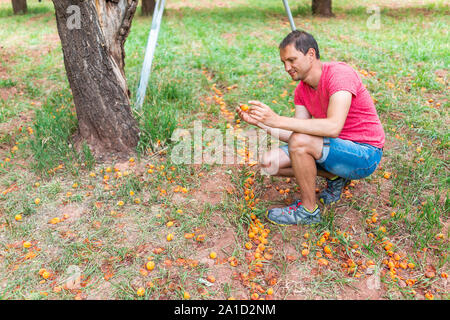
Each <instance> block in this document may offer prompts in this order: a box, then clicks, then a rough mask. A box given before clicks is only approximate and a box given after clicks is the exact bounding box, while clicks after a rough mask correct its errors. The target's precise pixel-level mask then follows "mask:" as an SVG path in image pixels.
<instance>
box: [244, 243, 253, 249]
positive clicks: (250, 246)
mask: <svg viewBox="0 0 450 320" xmlns="http://www.w3.org/2000/svg"><path fill="white" fill-rule="evenodd" d="M252 247H253V245H252V244H251V242H247V243H246V244H245V248H246V249H247V250H250V249H251V248H252Z"/></svg>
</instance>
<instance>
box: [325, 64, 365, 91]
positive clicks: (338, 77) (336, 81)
mask: <svg viewBox="0 0 450 320" xmlns="http://www.w3.org/2000/svg"><path fill="white" fill-rule="evenodd" d="M330 71H331V72H330V76H329V78H328V94H329V96H330V97H331V96H332V95H333V94H334V93H336V92H338V91H342V90H344V91H349V92H350V93H351V94H352V95H354V96H356V94H357V92H358V88H359V86H360V85H361V80H360V78H359V77H358V74H357V73H356V71H355V70H353V69H352V67H350V66H348V65H336V66H334V68H333V70H330Z"/></svg>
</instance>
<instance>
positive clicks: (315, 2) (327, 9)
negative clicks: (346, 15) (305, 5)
mask: <svg viewBox="0 0 450 320" xmlns="http://www.w3.org/2000/svg"><path fill="white" fill-rule="evenodd" d="M312 13H313V14H314V15H319V16H324V17H334V14H333V12H332V11H331V0H312Z"/></svg>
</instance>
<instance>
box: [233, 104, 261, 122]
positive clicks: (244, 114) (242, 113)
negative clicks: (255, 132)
mask: <svg viewBox="0 0 450 320" xmlns="http://www.w3.org/2000/svg"><path fill="white" fill-rule="evenodd" d="M236 112H237V113H238V115H239V118H241V119H242V120H243V121H245V122H247V123H248V124H251V125H254V126H257V125H258V121H257V120H256V119H254V118H253V117H252V116H251V115H250V114H249V113H248V112H245V111H242V109H241V107H236Z"/></svg>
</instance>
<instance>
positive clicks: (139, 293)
mask: <svg viewBox="0 0 450 320" xmlns="http://www.w3.org/2000/svg"><path fill="white" fill-rule="evenodd" d="M136 294H137V295H138V296H139V297H142V296H143V295H144V294H145V289H144V288H142V287H141V288H139V289H137V291H136Z"/></svg>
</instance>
